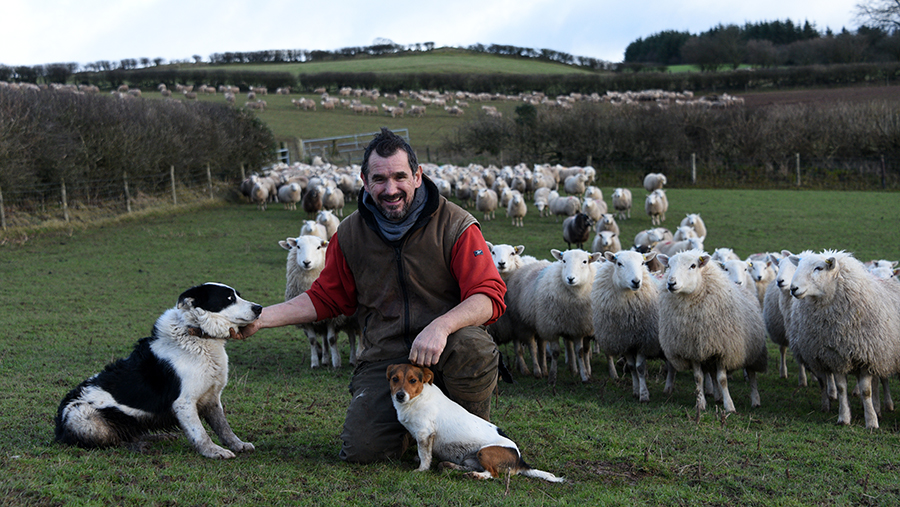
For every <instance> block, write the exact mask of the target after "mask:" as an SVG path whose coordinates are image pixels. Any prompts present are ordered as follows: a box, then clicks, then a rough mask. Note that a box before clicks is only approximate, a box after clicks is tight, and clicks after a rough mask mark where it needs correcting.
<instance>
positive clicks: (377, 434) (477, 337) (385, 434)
mask: <svg viewBox="0 0 900 507" xmlns="http://www.w3.org/2000/svg"><path fill="white" fill-rule="evenodd" d="M499 357H500V354H499V351H498V350H497V345H496V344H495V343H494V341H493V340H492V339H491V337H490V335H488V334H487V332H486V331H485V330H484V328H482V327H466V328H463V329H460V330H459V331H457V332H455V333H453V334H451V335H450V336H449V337H448V338H447V347H446V348H445V349H444V352H443V353H442V354H441V358H440V360H439V361H438V364H436V365H434V366H433V367H431V368H430V369H431V370H432V371H433V372H434V374H435V385H437V386H438V387H440V388H441V389H442V390H443V391H444V392H445V393H446V394H447V396H449V397H450V399H452V400H454V401H456V402H457V403H459V404H460V405H462V406H463V407H465V408H466V409H468V410H469V411H470V412H473V413H476V414H477V415H481V416H482V417H485V418H487V417H489V415H490V403H491V395H492V394H493V392H494V389H495V388H496V386H497V366H498V363H499ZM398 363H409V360H408V359H407V358H406V357H399V358H394V359H388V360H385V361H377V362H368V363H363V364H360V365H358V366H357V368H356V371H354V372H353V378H352V379H351V380H350V395H351V400H350V406H349V407H347V416H346V418H345V420H344V429H343V431H342V432H341V440H342V441H343V446H342V447H341V452H340V458H341V459H342V460H345V461H349V462H352V463H371V462H374V461H382V460H393V459H400V456H401V455H402V454H403V452H404V451H405V450H406V447H407V446H408V445H409V444H410V443H414V442H415V440H413V439H411V438H409V437H407V434H408V433H407V431H406V428H404V427H403V425H402V424H400V421H398V420H397V411H396V410H395V409H394V404H393V402H392V401H391V387H390V384H389V383H388V378H387V367H388V366H389V365H391V364H398Z"/></svg>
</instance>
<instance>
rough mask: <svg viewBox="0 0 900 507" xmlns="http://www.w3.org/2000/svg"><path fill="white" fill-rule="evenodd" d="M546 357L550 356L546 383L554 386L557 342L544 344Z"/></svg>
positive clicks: (557, 365)
mask: <svg viewBox="0 0 900 507" xmlns="http://www.w3.org/2000/svg"><path fill="white" fill-rule="evenodd" d="M546 350H547V355H549V356H550V368H549V373H548V374H547V382H548V383H549V384H550V385H556V375H557V373H558V368H559V341H558V340H557V341H550V342H546Z"/></svg>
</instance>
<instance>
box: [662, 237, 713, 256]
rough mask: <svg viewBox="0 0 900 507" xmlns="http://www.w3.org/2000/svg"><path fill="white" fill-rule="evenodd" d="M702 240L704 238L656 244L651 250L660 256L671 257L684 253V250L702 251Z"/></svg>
mask: <svg viewBox="0 0 900 507" xmlns="http://www.w3.org/2000/svg"><path fill="white" fill-rule="evenodd" d="M704 239H705V238H688V239H685V240H681V241H672V240H669V241H663V242H661V243H657V244H656V246H654V247H653V249H654V250H656V251H657V252H659V253H661V254H665V255H668V256H670V257H671V256H673V255H675V254H677V253H679V252H684V251H686V250H703V240H704Z"/></svg>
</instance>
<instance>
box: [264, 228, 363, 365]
mask: <svg viewBox="0 0 900 507" xmlns="http://www.w3.org/2000/svg"><path fill="white" fill-rule="evenodd" d="M278 244H279V245H280V246H281V248H284V249H285V250H287V251H288V255H287V270H286V275H285V276H286V280H287V281H286V284H285V290H284V300H285V301H289V300H291V299H293V298H294V297H295V296H297V295H299V294H301V293H303V292H305V291H307V290H309V288H310V287H311V286H312V283H313V282H314V281H315V280H316V278H318V277H319V274H320V273H321V272H322V269H323V268H324V267H325V251H326V248H327V247H328V242H327V241H325V240H323V239H321V238H318V237H315V236H303V235H301V236H298V237H296V238H287V239H286V240H283V241H279V242H278ZM356 322H357V321H356V318H355V317H347V316H340V317H336V318H334V319H325V320H321V321H318V322H314V323H311V324H302V325H299V326H297V327H299V328H300V329H303V331H304V332H305V333H306V336H307V338H308V339H309V349H310V366H311V367H312V368H318V367H319V366H321V365H322V363H323V360H324V354H325V352H327V351H329V350H330V353H331V366H332V367H334V368H340V366H341V353H340V350H338V346H337V333H338V331H340V330H343V331H344V332H346V333H347V336H348V337H349V338H350V364H356V336H357V334H358V324H357V323H356ZM319 335H322V336H324V337H325V340H324V345H325V348H324V350H323V348H322V345H320V344H319V340H318V338H317V336H319Z"/></svg>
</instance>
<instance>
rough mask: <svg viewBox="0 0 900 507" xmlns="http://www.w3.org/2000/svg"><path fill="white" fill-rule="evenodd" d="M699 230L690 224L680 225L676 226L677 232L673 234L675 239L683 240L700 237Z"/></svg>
mask: <svg viewBox="0 0 900 507" xmlns="http://www.w3.org/2000/svg"><path fill="white" fill-rule="evenodd" d="M699 237H700V235H698V234H697V231H695V230H694V228H693V227H691V226H689V225H679V226H678V227H676V228H675V234H673V235H672V240H673V241H682V240H685V239H688V238H699Z"/></svg>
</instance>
